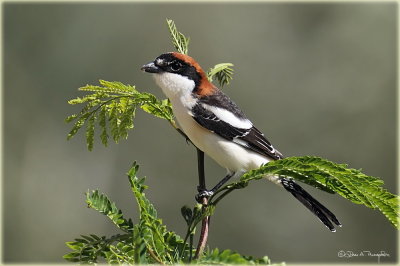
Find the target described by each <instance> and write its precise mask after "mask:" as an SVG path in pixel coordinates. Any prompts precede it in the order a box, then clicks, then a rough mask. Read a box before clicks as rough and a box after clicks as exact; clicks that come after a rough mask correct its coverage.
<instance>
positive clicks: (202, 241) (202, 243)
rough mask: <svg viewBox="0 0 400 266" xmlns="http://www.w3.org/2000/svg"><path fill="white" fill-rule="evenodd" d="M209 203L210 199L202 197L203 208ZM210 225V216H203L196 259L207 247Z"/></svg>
mask: <svg viewBox="0 0 400 266" xmlns="http://www.w3.org/2000/svg"><path fill="white" fill-rule="evenodd" d="M207 203H208V199H207V198H205V197H204V198H202V205H203V208H205V207H206V206H207ZM209 227H210V216H206V217H204V218H203V221H202V222H201V232H200V238H199V243H198V244H197V249H196V254H195V256H194V258H195V259H198V258H200V256H201V255H202V254H203V251H204V248H205V247H206V244H207V239H208V230H209Z"/></svg>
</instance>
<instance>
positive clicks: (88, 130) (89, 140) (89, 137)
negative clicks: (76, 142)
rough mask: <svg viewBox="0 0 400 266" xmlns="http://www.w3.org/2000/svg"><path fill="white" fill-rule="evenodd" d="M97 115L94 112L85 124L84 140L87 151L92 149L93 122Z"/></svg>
mask: <svg viewBox="0 0 400 266" xmlns="http://www.w3.org/2000/svg"><path fill="white" fill-rule="evenodd" d="M96 119H97V117H96V114H93V115H92V116H91V117H90V118H89V119H88V123H87V126H86V142H87V148H88V150H89V151H91V150H92V149H93V143H94V123H95V121H96Z"/></svg>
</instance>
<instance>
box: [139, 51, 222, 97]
mask: <svg viewBox="0 0 400 266" xmlns="http://www.w3.org/2000/svg"><path fill="white" fill-rule="evenodd" d="M141 69H142V70H143V71H145V72H148V73H152V74H153V76H154V78H155V80H156V83H157V85H158V86H160V87H161V89H162V90H163V92H164V93H165V94H166V95H167V97H168V98H173V97H174V96H179V95H182V94H183V95H185V94H187V93H194V94H197V95H198V96H200V97H201V96H205V95H209V94H210V93H212V92H213V91H214V90H215V89H216V87H215V86H214V85H213V84H212V83H211V82H209V81H208V79H207V76H206V74H205V73H204V71H203V69H202V68H201V67H200V65H199V64H198V63H197V62H196V61H195V60H194V59H193V58H192V57H190V56H188V55H184V54H180V53H176V52H172V53H166V54H162V55H160V56H158V57H157V58H156V59H155V60H154V61H152V62H150V63H148V64H146V65H144V66H142V68H141Z"/></svg>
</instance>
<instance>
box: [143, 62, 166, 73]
mask: <svg viewBox="0 0 400 266" xmlns="http://www.w3.org/2000/svg"><path fill="white" fill-rule="evenodd" d="M140 69H141V70H143V71H145V72H148V73H160V72H161V69H160V68H159V67H158V66H156V65H155V64H154V62H150V63H148V64H146V65H144V66H142V68H140Z"/></svg>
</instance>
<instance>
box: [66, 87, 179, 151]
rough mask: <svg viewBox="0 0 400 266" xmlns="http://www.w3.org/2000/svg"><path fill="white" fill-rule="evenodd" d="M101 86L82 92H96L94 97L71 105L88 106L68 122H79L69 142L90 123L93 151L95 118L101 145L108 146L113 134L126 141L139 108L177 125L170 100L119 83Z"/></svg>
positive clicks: (69, 137)
mask: <svg viewBox="0 0 400 266" xmlns="http://www.w3.org/2000/svg"><path fill="white" fill-rule="evenodd" d="M99 82H100V85H102V86H92V85H86V86H85V87H82V88H80V90H82V91H93V92H94V93H93V94H90V95H86V96H84V97H83V98H79V97H78V98H76V99H73V100H71V101H69V103H70V104H78V103H83V104H86V105H85V106H84V107H83V108H82V110H81V111H80V112H79V113H78V114H73V115H70V116H68V117H67V118H66V119H65V121H66V122H71V121H74V120H76V122H75V124H74V127H73V128H72V130H71V131H70V133H69V134H68V138H67V139H71V138H72V137H73V136H74V135H75V134H76V133H77V132H78V131H79V129H80V128H81V127H82V126H83V125H84V124H85V123H86V122H88V125H87V130H86V140H87V147H88V149H89V150H91V149H93V143H94V133H95V132H94V123H92V122H93V120H91V119H93V116H94V120H95V121H96V120H97V118H98V125H99V127H100V130H101V133H100V134H99V137H100V139H101V143H102V144H103V145H105V146H107V144H108V138H109V134H110V135H111V137H112V139H113V140H114V141H115V142H116V143H118V142H119V140H120V139H121V138H124V139H126V138H127V137H128V131H129V130H131V129H133V128H134V121H133V119H134V117H135V114H136V108H137V107H140V108H141V109H142V110H144V111H145V112H147V113H150V114H152V115H154V116H156V117H159V118H163V119H166V120H168V121H169V122H170V123H175V122H174V116H173V113H172V107H171V103H170V102H169V100H168V99H164V100H159V99H157V98H156V97H155V96H154V95H153V94H151V93H146V92H144V93H141V92H139V91H137V90H136V89H135V87H134V86H130V85H125V84H123V83H121V82H117V81H105V80H100V81H99ZM110 93H113V94H110ZM89 118H90V120H89ZM95 121H94V122H95Z"/></svg>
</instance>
